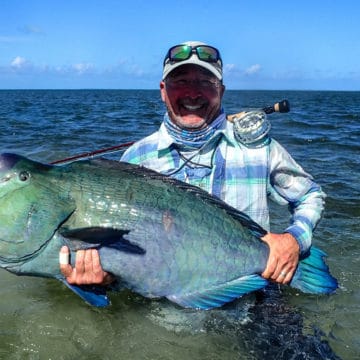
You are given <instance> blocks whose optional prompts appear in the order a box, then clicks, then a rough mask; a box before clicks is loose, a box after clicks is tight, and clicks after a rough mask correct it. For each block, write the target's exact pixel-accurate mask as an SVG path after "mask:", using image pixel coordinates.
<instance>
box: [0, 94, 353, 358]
mask: <svg viewBox="0 0 360 360" xmlns="http://www.w3.org/2000/svg"><path fill="white" fill-rule="evenodd" d="M282 99H288V100H289V102H290V105H291V111H290V112H289V113H286V114H272V115H269V119H270V121H271V123H272V129H271V135H272V136H273V137H274V138H276V139H277V140H279V141H280V142H281V143H282V144H283V145H284V146H285V147H286V148H287V149H288V151H289V152H290V153H291V154H292V155H293V157H294V158H295V159H296V160H297V161H298V162H299V163H300V164H301V165H302V166H303V167H304V168H305V169H306V170H307V171H308V172H309V173H311V174H312V175H313V176H314V178H315V179H316V181H317V182H318V183H319V184H321V185H322V187H323V189H324V191H325V192H326V193H327V202H326V210H325V213H324V217H323V219H322V221H321V222H320V224H319V226H318V228H317V229H316V232H315V234H314V240H313V243H314V244H315V245H316V246H317V247H320V248H321V249H323V250H324V251H325V252H326V253H327V254H328V258H327V263H328V265H329V267H330V269H331V272H332V274H333V275H334V276H335V277H337V278H338V280H339V284H340V288H339V289H338V291H337V292H336V294H334V295H331V296H314V295H306V294H301V293H298V292H297V291H294V290H291V289H289V288H287V287H283V288H281V289H278V288H277V287H273V288H270V289H269V290H268V291H265V292H261V293H259V294H257V295H255V294H251V295H248V296H245V297H243V298H242V299H240V300H239V301H237V302H235V303H233V304H230V305H228V306H225V307H224V308H222V309H217V310H212V311H207V312H201V311H192V310H183V309H179V308H177V307H175V306H173V305H172V304H169V303H168V302H167V301H164V300H161V301H150V300H147V299H143V298H142V297H140V296H137V295H135V294H132V293H131V292H129V291H125V292H122V293H114V294H111V300H112V305H111V306H110V307H109V308H106V309H95V308H92V307H90V306H88V305H87V304H85V303H84V302H83V301H82V300H80V299H79V298H77V297H76V296H75V295H74V294H73V293H72V292H70V291H69V290H68V289H67V288H66V287H65V286H63V285H62V284H60V283H58V282H57V281H55V280H51V279H40V278H31V277H17V276H15V275H13V274H10V273H8V272H6V271H4V270H1V271H0V288H1V290H0V333H1V336H0V359H75V358H76V359H164V360H165V359H171V360H178V359H185V358H186V359H196V360H198V359H199V360H205V359H206V360H207V359H209V360H210V359H263V358H269V359H358V358H360V337H359V335H360V330H359V329H360V286H359V285H360V276H359V275H360V235H359V232H360V231H359V230H360V181H359V175H360V156H359V155H360V92H321V91H318V92H317V91H311V92H310V91H309V92H307V91H301V92H297V91H288V92H287V91H228V92H227V93H226V95H225V98H224V108H225V110H226V112H227V113H235V112H239V111H241V110H243V109H249V108H261V107H264V106H267V105H271V104H273V103H274V102H277V101H279V100H282ZM163 112H164V106H163V104H162V102H161V100H160V96H159V92H158V91H136V90H118V91H116V90H77V91H76V90H56V91H46V90H36V91H33V90H27V91H24V90H21V91H20V90H19V91H17V90H13V91H6V90H2V91H0V151H1V152H5V151H6V152H16V153H20V154H23V155H26V156H29V157H31V158H33V159H36V160H40V161H43V162H52V161H56V160H60V159H63V158H66V157H69V156H72V155H75V154H80V153H83V152H92V151H95V150H98V149H102V148H107V147H111V146H114V145H117V144H122V143H126V142H129V141H134V140H137V139H140V138H141V137H143V136H145V135H147V134H150V133H152V132H153V131H155V130H156V129H157V128H158V126H159V125H160V122H161V120H162V115H163ZM107 156H108V157H110V158H115V159H117V158H119V156H120V153H119V152H118V153H112V154H107ZM271 209H272V227H273V231H276V230H278V231H281V230H282V229H283V228H284V227H285V226H286V225H287V222H288V215H287V212H286V209H284V208H283V207H280V206H275V205H274V206H272V208H271Z"/></svg>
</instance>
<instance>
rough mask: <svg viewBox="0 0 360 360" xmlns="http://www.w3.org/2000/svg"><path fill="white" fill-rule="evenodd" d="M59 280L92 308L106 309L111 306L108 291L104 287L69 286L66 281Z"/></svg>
mask: <svg viewBox="0 0 360 360" xmlns="http://www.w3.org/2000/svg"><path fill="white" fill-rule="evenodd" d="M59 280H60V281H62V282H63V283H64V284H65V285H66V286H67V287H68V288H69V289H70V290H72V291H73V292H74V293H75V294H76V295H79V296H80V297H81V298H82V299H83V300H85V301H86V302H87V303H88V304H90V305H92V306H97V307H105V306H108V305H110V300H109V298H108V297H107V295H106V289H105V288H104V287H101V286H94V285H82V286H77V285H71V284H69V283H68V282H67V281H66V280H65V279H59Z"/></svg>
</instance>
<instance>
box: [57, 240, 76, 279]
mask: <svg viewBox="0 0 360 360" xmlns="http://www.w3.org/2000/svg"><path fill="white" fill-rule="evenodd" d="M69 261H70V251H69V249H68V247H67V246H63V247H62V248H61V250H60V253H59V263H60V271H61V273H62V274H63V275H64V276H65V277H66V278H68V277H69V276H71V274H72V271H73V269H72V267H71V265H70V264H69Z"/></svg>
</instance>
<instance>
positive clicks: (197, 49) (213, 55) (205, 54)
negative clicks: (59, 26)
mask: <svg viewBox="0 0 360 360" xmlns="http://www.w3.org/2000/svg"><path fill="white" fill-rule="evenodd" d="M192 54H196V55H197V57H198V58H199V60H201V61H205V62H208V63H216V62H218V61H220V63H222V60H221V56H220V52H219V50H218V49H216V48H214V47H212V46H208V45H197V46H191V45H175V46H173V47H171V48H170V49H169V51H168V52H167V54H166V56H165V59H164V65H165V63H166V62H167V61H168V60H169V61H172V62H180V61H185V60H187V59H190V57H191V56H192Z"/></svg>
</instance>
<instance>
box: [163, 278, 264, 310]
mask: <svg viewBox="0 0 360 360" xmlns="http://www.w3.org/2000/svg"><path fill="white" fill-rule="evenodd" d="M267 284H268V281H267V280H266V279H264V278H262V277H261V276H260V275H255V274H254V275H248V276H243V277H241V278H238V279H235V280H233V281H230V282H227V283H225V284H220V285H216V286H213V287H211V288H210V289H207V290H205V291H196V292H193V293H188V294H184V295H176V294H173V295H169V296H167V298H168V299H169V300H170V301H172V302H174V303H176V304H178V305H180V306H183V307H186V308H195V309H201V310H208V309H212V308H215V307H220V306H222V305H224V304H226V303H228V302H230V301H233V300H235V299H237V298H239V297H241V296H243V295H245V294H248V293H250V292H252V291H255V290H259V289H262V288H263V287H265V286H266V285H267Z"/></svg>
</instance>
